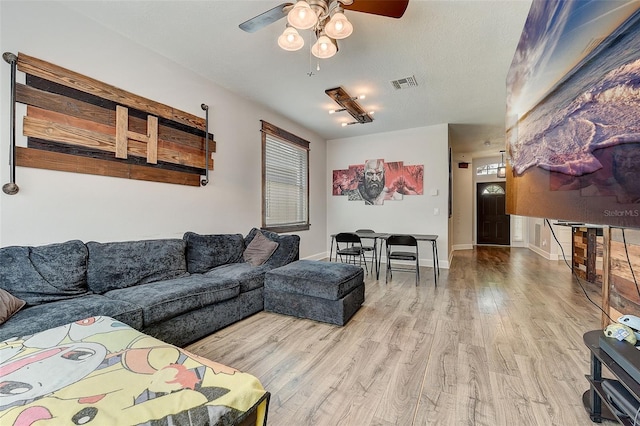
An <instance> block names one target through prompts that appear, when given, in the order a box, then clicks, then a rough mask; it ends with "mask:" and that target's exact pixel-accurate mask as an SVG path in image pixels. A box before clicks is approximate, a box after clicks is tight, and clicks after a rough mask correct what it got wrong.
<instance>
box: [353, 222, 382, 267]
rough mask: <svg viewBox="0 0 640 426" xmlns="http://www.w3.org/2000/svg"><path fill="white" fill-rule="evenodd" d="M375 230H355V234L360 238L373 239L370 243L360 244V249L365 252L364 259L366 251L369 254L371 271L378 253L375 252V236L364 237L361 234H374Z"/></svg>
mask: <svg viewBox="0 0 640 426" xmlns="http://www.w3.org/2000/svg"><path fill="white" fill-rule="evenodd" d="M375 233H376V231H374V230H373V229H358V230H356V234H359V235H360V240H373V242H372V245H364V244H363V245H362V249H363V250H364V252H365V256H364V257H365V260H366V258H367V253H369V254H370V257H369V259H370V260H371V271H372V272H373V270H374V266H375V262H377V260H378V253H377V252H376V237H366V236H363V235H362V234H375Z"/></svg>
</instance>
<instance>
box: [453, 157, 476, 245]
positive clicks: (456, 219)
mask: <svg viewBox="0 0 640 426" xmlns="http://www.w3.org/2000/svg"><path fill="white" fill-rule="evenodd" d="M460 162H466V163H470V164H469V166H468V168H466V169H461V168H459V167H458V164H459V163H460ZM451 167H452V172H453V217H452V219H453V229H454V233H453V245H452V247H453V250H469V249H472V248H473V236H474V229H475V224H474V211H475V210H476V208H475V204H474V203H475V198H474V193H475V189H474V179H473V178H474V174H475V169H474V168H473V164H472V163H471V160H470V159H468V158H466V156H464V155H454V156H453V161H452V164H451Z"/></svg>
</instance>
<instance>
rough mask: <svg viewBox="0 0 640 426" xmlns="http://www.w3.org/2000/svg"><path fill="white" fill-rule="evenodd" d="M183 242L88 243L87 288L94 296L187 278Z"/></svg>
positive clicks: (166, 240)
mask: <svg viewBox="0 0 640 426" xmlns="http://www.w3.org/2000/svg"><path fill="white" fill-rule="evenodd" d="M185 245H186V244H185V242H184V241H183V240H179V239H162V240H142V241H124V242H113V243H97V242H95V241H91V242H88V243H87V248H88V250H89V261H88V263H87V265H88V266H87V284H88V285H89V288H90V289H91V290H93V291H94V292H96V293H99V294H103V293H106V292H107V291H110V290H115V289H119V288H127V287H132V286H135V285H138V284H145V283H152V282H155V281H161V280H167V279H171V278H176V277H179V276H182V275H186V274H187V264H186V260H185Z"/></svg>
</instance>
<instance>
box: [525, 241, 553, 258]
mask: <svg viewBox="0 0 640 426" xmlns="http://www.w3.org/2000/svg"><path fill="white" fill-rule="evenodd" d="M529 250H531V251H532V252H534V253H536V254H539V255H540V256H542V257H544V258H545V259H547V260H558V255H557V254H551V253H548V252H546V251H544V250H542V249H541V248H540V247H537V246H534V245H533V244H529Z"/></svg>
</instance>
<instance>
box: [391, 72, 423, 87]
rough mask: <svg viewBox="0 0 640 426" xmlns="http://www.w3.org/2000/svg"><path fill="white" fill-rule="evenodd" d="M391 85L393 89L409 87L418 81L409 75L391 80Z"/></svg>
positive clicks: (414, 85) (415, 84)
mask: <svg viewBox="0 0 640 426" xmlns="http://www.w3.org/2000/svg"><path fill="white" fill-rule="evenodd" d="M391 85H392V86H393V88H394V89H396V90H401V89H409V88H411V87H416V86H417V85H418V82H417V81H416V77H415V76H413V75H412V76H411V77H405V78H401V79H399V80H392V81H391Z"/></svg>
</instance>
